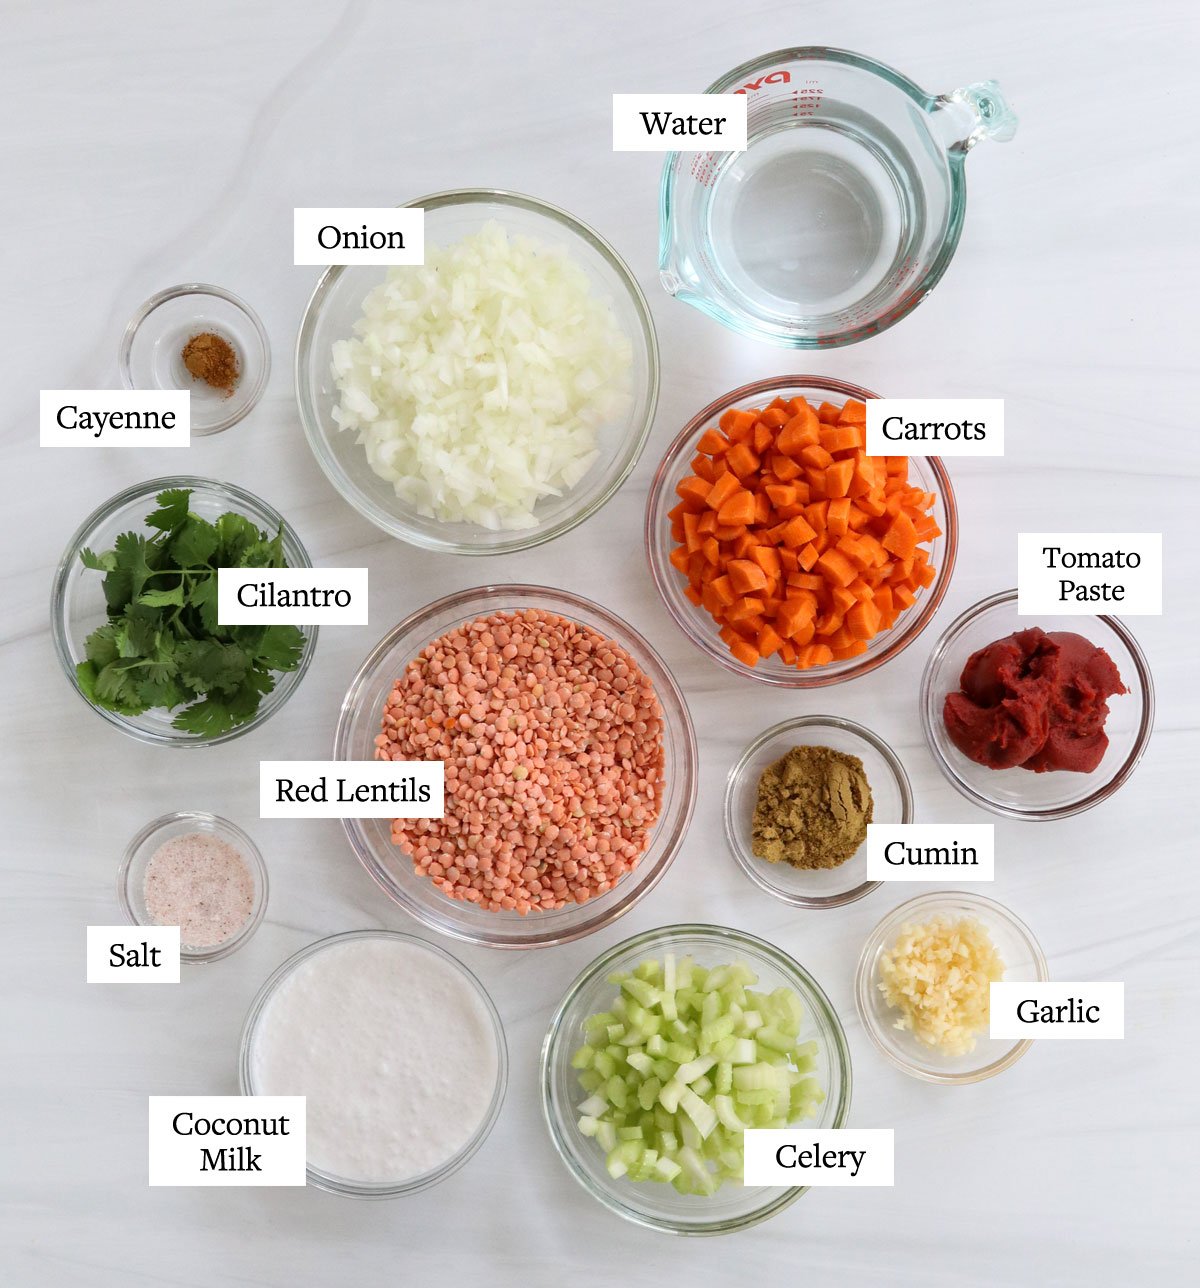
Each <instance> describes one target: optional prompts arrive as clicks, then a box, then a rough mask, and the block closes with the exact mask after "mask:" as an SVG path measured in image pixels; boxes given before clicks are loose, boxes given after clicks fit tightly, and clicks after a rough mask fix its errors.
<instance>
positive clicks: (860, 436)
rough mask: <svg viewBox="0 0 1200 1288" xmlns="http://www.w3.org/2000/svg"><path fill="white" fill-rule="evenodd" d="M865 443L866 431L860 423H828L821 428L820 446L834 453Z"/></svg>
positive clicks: (852, 448) (863, 445)
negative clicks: (824, 427)
mask: <svg viewBox="0 0 1200 1288" xmlns="http://www.w3.org/2000/svg"><path fill="white" fill-rule="evenodd" d="M866 445H867V432H866V429H865V428H864V427H863V426H861V425H830V426H829V427H828V428H826V429H822V430H821V446H822V447H823V448H824V449H825V450H826V451H827V452H832V453H834V454H835V455H836V454H837V453H838V452H846V451H853V450H854V448H856V447H864V448H865V447H866Z"/></svg>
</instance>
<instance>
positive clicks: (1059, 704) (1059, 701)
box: [942, 626, 1129, 774]
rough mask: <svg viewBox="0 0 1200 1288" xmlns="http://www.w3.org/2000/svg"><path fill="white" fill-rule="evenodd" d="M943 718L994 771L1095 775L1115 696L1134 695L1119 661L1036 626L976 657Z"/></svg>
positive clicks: (1067, 634) (963, 745)
mask: <svg viewBox="0 0 1200 1288" xmlns="http://www.w3.org/2000/svg"><path fill="white" fill-rule="evenodd" d="M959 684H960V685H961V689H960V691H959V692H958V693H948V694H947V695H946V701H945V704H944V706H943V708H942V719H943V721H944V722H945V725H946V732H947V733H948V734H949V735H950V741H951V742H953V743H954V745H955V746H956V747H957V748H958V749H959V751H961V752H962V753H963V755H964V756H969V757H970V759H971V760H973V761H975V762H976V763H977V764H980V765H986V766H987V767H988V768H989V769H1012V768H1014V767H1015V766H1018V765H1019V766H1020V767H1021V768H1022V769H1031V770H1033V772H1034V773H1036V774H1043V773H1046V772H1048V771H1050V770H1054V769H1067V770H1071V771H1072V772H1074V773H1078V774H1090V773H1091V772H1092V771H1093V770H1094V769H1095V768H1096V767H1097V766H1098V765H1099V764H1100V762H1101V761H1102V760H1103V759H1104V753H1105V751H1107V750H1108V736H1107V735H1106V734H1105V732H1104V722H1105V721H1106V720H1107V719H1108V699H1109V698H1111V697H1114V696H1115V695H1117V694H1120V693H1128V692H1129V690H1128V689H1127V688H1126V687H1125V685H1124V684H1123V683H1122V682H1121V676H1120V673H1119V672H1118V670H1117V667H1116V664H1115V663H1114V662H1113V660H1112V658H1111V657H1109V655H1108V654H1107V653H1106V652H1105V651H1104V650H1103V649H1102V648H1097V647H1096V645H1094V644H1093V643H1092V642H1091V640H1087V639H1084V637H1083V636H1082V635H1076V634H1074V633H1073V632H1072V631H1052V632H1050V633H1049V634H1047V633H1046V632H1045V631H1043V630H1041V629H1040V627H1037V626H1032V627H1030V629H1029V630H1026V631H1017V632H1016V633H1015V634H1013V635H1008V636H1006V637H1005V638H1004V639H1002V640H996V641H995V642H994V643H992V644H989V645H988V646H987V647H986V648H982V649H979V651H978V652H976V653H972V654H971V656H970V658H969V659H968V660H967V664H966V666H964V667H963V672H962V676H961V678H960V680H959Z"/></svg>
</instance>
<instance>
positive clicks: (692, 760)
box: [333, 583, 699, 949]
mask: <svg viewBox="0 0 1200 1288" xmlns="http://www.w3.org/2000/svg"><path fill="white" fill-rule="evenodd" d="M494 597H500V598H501V599H503V600H505V601H516V602H517V603H520V602H528V601H531V600H532V601H533V602H534V605H535V606H537V607H544V608H548V609H550V610H552V611H556V612H562V613H563V614H564V615H569V614H571V613H572V612H583V613H585V614H588V615H592V616H594V617H597V618H599V619H600V620H601V621H602V622H603V623H604V624H605V627H606V628H607V629H610V630H612V631H613V632H614V633H616V634H617V635H622V634H623V635H625V636H626V637H627V638H629V639H630V640H632V641H633V642H634V643H635V644H636V645H637V647H638V648H639V649H641V650H644V652H645V655H646V656H647V657H649V658H650V659H651V660H652V662H653V664H654V666H655V667H656V668H657V672H658V673H657V674H656V675H654V677H653V679H654V685H655V693H656V694H657V696H658V700H659V705H660V706H661V707H662V709H663V716H664V723H665V722H666V721H668V720H670V721H671V722H672V726H673V727H675V728H677V730H678V733H679V737H680V741H681V743H682V744H683V755H682V756H681V758H680V764H679V766H678V767H677V768H676V771H675V772H676V774H677V775H678V776H679V777H680V778H682V782H683V789H682V790H683V795H682V799H683V809H682V810H681V813H680V816H679V819H678V820H677V821H676V823H675V824H674V827H673V830H672V833H671V834H670V835H669V836H667V838H666V845H665V847H664V849H663V852H662V854H661V855H660V856H659V857H658V858H657V859H656V860H655V861H654V865H653V867H650V868H647V869H645V871H643V865H644V864H646V863H647V861H648V860H647V857H646V855H643V856H642V859H641V860H640V861H639V863H638V865H637V867H635V868H634V869H633V870H632V871H631V872H628V873H626V874H625V876H624V877H623V878H622V880H621V881H619V882H618V883H617V885H616V886H614V887H613V889H614V891H616V890H619V889H620V886H621V885H622V884H623V883H624V882H625V881H630V882H631V884H630V887H629V890H628V891H627V893H626V894H625V896H624V897H623V898H621V899H618V900H616V901H615V902H614V903H613V904H611V905H610V906H608V907H605V908H600V909H598V910H597V911H596V913H595V914H594V915H592V916H586V917H583V918H582V919H581V920H580V921H578V922H576V923H574V924H572V925H569V926H565V927H562V928H560V929H559V930H557V931H554V930H548V931H547V932H546V933H544V934H541V935H533V934H531V935H516V934H513V933H510V932H508V931H505V930H504V929H502V928H498V929H496V930H495V931H477V930H473V929H471V928H469V927H467V926H465V925H463V924H462V923H461V922H460V921H458V920H457V919H456V918H455V916H454V912H453V909H452V908H447V909H445V910H444V915H442V916H438V915H437V914H435V913H434V912H433V911H432V910H431V909H429V908H427V907H425V906H424V905H423V904H420V903H418V902H416V901H415V900H413V899H410V898H409V896H408V894H407V892H406V891H405V890H404V888H403V887H402V886H400V885H399V884H398V883H396V882H394V881H393V880H392V879H391V877H390V876H389V875H388V873H387V872H386V871H385V870H384V869H383V868H382V867H381V866H380V864H379V863H378V861H377V860H376V858H375V854H374V852H373V850H372V848H371V846H370V845H369V844H368V843H367V841H366V839H365V838H364V837H363V835H362V832H361V829H360V828H359V827H358V826H357V824H358V823H359V821H360V820H358V819H349V818H345V819H343V820H342V827H343V829H344V830H345V833H346V839H347V840H348V841H349V843H350V848H351V850H353V852H354V854H355V855H356V856H357V858H358V860H359V862H360V863H361V864H362V865H363V867H364V868H365V869H366V870H367V873H368V874H369V875H370V877H371V879H372V880H373V881H374V882H375V884H376V885H377V886H379V888H380V889H381V890H382V891H383V892H384V894H386V895H387V896H388V898H389V899H391V900H392V902H393V903H396V904H398V905H399V906H400V907H401V908H403V909H404V910H405V911H406V912H408V913H410V914H411V915H412V916H414V917H416V918H417V920H418V921H420V922H422V923H423V924H424V925H426V926H429V927H430V928H431V929H433V930H437V931H439V932H440V933H442V934H444V935H449V936H450V937H451V938H454V939H458V940H461V941H462V942H464V943H470V944H475V945H478V946H480V947H484V948H508V949H527V948H549V947H552V946H553V945H555V944H567V943H571V942H573V941H574V940H576V939H582V938H583V937H584V936H585V935H590V934H591V933H592V932H593V931H596V930H599V929H601V928H602V927H604V926H607V925H610V924H611V923H612V922H614V921H616V920H617V919H618V918H619V917H622V916H624V915H625V913H627V912H628V911H629V910H630V909H631V908H633V907H635V906H636V905H637V904H638V903H640V902H641V901H642V900H643V899H644V898H645V897H646V896H647V895H648V894H649V893H650V892H651V890H653V889H654V887H655V886H656V885H658V883H659V882H660V881H661V880H662V878H663V877H664V876H665V875H666V872H667V870H668V868H670V866H671V864H672V863H673V862H674V860H675V858H676V856H677V855H678V853H679V850H680V848H681V846H682V845H683V842H684V839H685V837H686V836H687V830H688V826H689V824H690V823H691V819H692V814H693V812H694V810H695V805H696V793H697V787H698V759H699V757H698V752H697V748H696V732H695V728H694V726H693V724H692V717H691V712H690V711H689V709H688V705H687V700H686V698H685V697H684V694H683V690H682V689H681V688H680V687H679V683H678V681H677V680H676V679H675V677H674V675H673V674H672V673H671V670H670V668H669V667H668V666H667V664H666V663H665V662H664V661H663V659H662V657H661V656H660V655H659V653H658V651H657V650H656V649H654V648H653V647H652V646H651V645H650V643H649V642H648V641H647V640H646V638H645V637H644V636H643V635H642V634H641V632H640V631H637V630H635V629H634V628H633V627H632V626H631V625H630V624H629V623H628V622H627V621H625V620H624V619H623V618H621V617H618V616H617V614H616V613H613V612H611V611H610V610H609V609H607V608H604V607H602V606H601V605H599V604H596V603H593V602H591V601H590V600H587V599H584V598H583V597H582V596H581V595H574V594H572V593H571V592H570V591H566V590H559V589H556V588H555V587H552V586H535V585H529V584H521V583H508V584H505V583H497V584H496V585H484V586H472V587H471V588H469V589H467V590H461V591H456V592H455V593H454V594H451V595H446V596H443V598H441V599H437V600H434V602H433V603H431V604H426V605H425V606H424V607H423V608H419V609H417V610H416V611H415V612H413V613H410V614H409V615H408V616H407V617H406V618H404V620H403V621H401V622H400V623H399V624H398V625H396V626H394V627H393V628H392V629H391V630H390V631H388V633H387V634H386V635H385V636H384V637H383V638H382V639H381V640H380V641H379V642H378V643H377V644H376V645H375V647H374V648H373V649H372V650H371V651H370V653H368V654H367V656H366V658H365V659H364V660H363V662H362V665H361V666H360V667H359V668H358V670H357V671H356V672H355V674H354V678H353V679H352V680H351V681H350V687H349V688H348V689H347V691H346V696H345V698H344V699H343V700H342V705H341V709H340V711H339V712H338V722H337V728H336V731H335V733H334V740H333V758H334V759H335V760H347V759H349V757H348V755H347V751H348V746H349V741H350V734H351V726H352V724H353V721H354V712H355V708H356V707H357V706H358V703H359V700H360V697H361V694H362V692H363V690H364V689H365V688H366V687H367V686H368V685H369V684H370V682H371V679H372V676H373V675H374V674H375V672H376V671H377V670H378V668H379V667H380V666H381V665H382V663H383V660H384V659H385V658H386V656H387V654H388V653H389V652H390V651H391V650H392V649H393V648H394V647H395V646H396V645H397V644H398V643H399V642H400V641H401V640H402V639H404V637H405V636H410V635H411V636H414V637H417V638H420V639H424V636H425V635H427V634H428V633H429V631H430V629H431V626H430V624H431V623H432V622H433V621H434V620H435V619H436V618H438V617H440V616H441V615H442V614H443V613H446V612H449V611H454V612H458V611H459V610H462V611H463V615H464V617H465V616H467V615H468V614H469V613H471V612H472V611H475V610H474V609H472V608H471V607H470V606H471V605H473V604H475V603H476V601H480V600H482V601H484V602H483V603H480V604H479V608H478V611H481V612H482V611H488V612H502V611H506V609H505V606H504V604H503V603H499V604H495V605H489V604H488V603H487V601H488V600H490V599H492V598H494ZM423 646H424V645H423V644H421V645H420V647H423ZM416 651H417V645H416V639H414V652H413V656H415V655H416ZM660 685H665V692H664V690H663V688H661V687H660ZM663 823H664V819H663V817H662V815H660V816H659V820H658V822H657V823H656V824H655V832H654V833H652V834H651V846H653V844H654V843H655V841H656V839H657V829H658V828H659V827H660V826H662V825H663ZM400 853H401V854H402V853H403V852H402V851H400ZM404 857H405V858H407V856H404ZM639 876H640V877H641V880H640V881H639V880H637V878H638V877H639ZM444 902H445V903H447V904H453V903H454V902H455V901H454V900H452V899H449V898H447V899H445V900H444ZM598 903H599V900H591V901H589V903H587V904H576V905H575V908H578V909H587V908H588V907H590V906H592V905H595V904H598ZM536 915H537V914H536V913H533V912H531V913H529V914H527V916H526V918H525V921H526V922H528V920H529V918H530V917H533V916H536Z"/></svg>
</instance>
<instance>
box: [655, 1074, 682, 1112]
mask: <svg viewBox="0 0 1200 1288" xmlns="http://www.w3.org/2000/svg"><path fill="white" fill-rule="evenodd" d="M686 1090H687V1083H685V1082H680V1081H679V1079H678V1078H672V1079H671V1081H670V1082H668V1083H667V1084H666V1085H665V1086H664V1087H663V1089H662V1090H661V1091H660V1092H659V1093H658V1103H659V1104H660V1105H662V1107H663V1108H664V1109H665V1110H666V1111H667V1113H669V1114H673V1113H675V1111H676V1110H677V1109H678V1108H679V1101H680V1098H681V1097H682V1096H683V1093H684V1092H685V1091H686Z"/></svg>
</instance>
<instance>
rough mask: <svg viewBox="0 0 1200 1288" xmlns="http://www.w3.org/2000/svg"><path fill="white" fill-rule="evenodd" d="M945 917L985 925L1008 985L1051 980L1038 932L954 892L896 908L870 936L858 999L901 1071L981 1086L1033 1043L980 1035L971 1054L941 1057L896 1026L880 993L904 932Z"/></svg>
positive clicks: (978, 898) (874, 1036)
mask: <svg viewBox="0 0 1200 1288" xmlns="http://www.w3.org/2000/svg"><path fill="white" fill-rule="evenodd" d="M938 914H941V915H943V916H947V917H955V918H958V917H974V918H975V919H976V920H977V921H980V922H982V923H983V925H984V927H985V928H986V929H987V932H988V934H989V935H990V936H991V937H992V942H993V943H994V944H995V945H996V948H997V950H998V951H999V953H1000V956H1001V957H1002V958H1003V959H1004V968H1005V969H1004V978H1005V980H1013V981H1024V980H1028V981H1030V982H1033V981H1037V982H1042V981H1044V980H1047V979H1049V977H1050V975H1049V970H1048V969H1047V966H1046V958H1045V957H1044V956H1043V955H1042V950H1041V946H1040V945H1039V944H1038V941H1037V940H1036V939H1035V938H1034V937H1033V932H1032V931H1031V930H1030V929H1029V927H1028V926H1026V925H1025V923H1024V922H1023V921H1020V920H1019V919H1018V918H1017V917H1015V916H1014V915H1013V914H1012V913H1011V912H1009V911H1008V909H1007V908H1005V907H1003V906H1002V905H1001V904H998V903H996V901H995V900H994V899H985V898H984V897H983V896H982V895H978V894H967V893H965V892H963V891H958V890H951V891H945V892H936V893H933V894H923V895H918V896H917V898H915V899H910V900H909V901H908V902H907V903H902V904H901V905H900V906H899V907H898V908H894V909H893V910H892V911H891V912H889V913H888V915H887V916H886V917H884V919H883V920H882V921H881V922H880V923H879V925H877V926H876V927H875V929H874V930H873V931H871V933H870V935H869V936H868V937H867V942H866V943H865V944H864V945H863V950H862V956H861V957H860V958H859V959H858V972H857V974H856V976H855V981H854V997H855V1001H856V1003H857V1005H858V1014H859V1018H860V1019H861V1020H862V1022H863V1028H864V1029H866V1031H867V1036H868V1037H869V1038H870V1039H871V1041H872V1042H873V1043H874V1044H875V1046H876V1047H877V1048H878V1049H879V1050H880V1051H881V1052H882V1053H883V1055H884V1056H886V1057H887V1059H889V1060H890V1061H891V1062H892V1063H893V1064H894V1065H895V1066H896V1067H897V1068H899V1069H903V1070H904V1072H905V1073H907V1074H910V1075H911V1076H912V1077H914V1078H921V1079H923V1080H924V1081H925V1082H939V1083H944V1084H947V1085H954V1084H961V1083H968V1082H982V1081H983V1080H984V1079H985V1078H994V1077H995V1076H996V1074H998V1073H1002V1072H1003V1071H1004V1070H1005V1069H1008V1068H1010V1067H1011V1066H1012V1065H1014V1064H1016V1062H1017V1061H1018V1060H1019V1059H1020V1058H1021V1057H1022V1056H1023V1055H1024V1054H1025V1052H1026V1051H1028V1050H1029V1045H1030V1039H1029V1038H992V1037H989V1036H988V1035H987V1033H981V1034H980V1035H979V1036H978V1038H977V1039H976V1042H975V1050H974V1051H972V1052H970V1053H969V1054H968V1055H960V1056H946V1055H939V1054H938V1052H937V1051H936V1050H934V1049H933V1048H931V1047H927V1046H926V1045H925V1044H924V1043H922V1042H919V1041H918V1040H917V1039H916V1038H915V1037H914V1036H913V1035H912V1034H911V1033H910V1032H908V1030H906V1029H897V1028H896V1027H895V1022H896V1017H897V1016H898V1015H899V1012H898V1011H897V1010H894V1009H893V1008H892V1007H890V1006H888V1004H887V1003H886V1002H885V1001H884V998H883V994H882V993H881V992H880V991H879V986H878V985H879V958H880V956H881V955H882V954H883V953H884V951H885V950H886V949H888V948H890V947H891V946H892V944H893V943H895V941H896V937H897V935H898V934H899V933H900V930H901V927H903V926H904V925H905V924H906V923H908V922H914V921H915V922H923V921H928V920H929V919H930V918H932V917H935V916H937V915H938Z"/></svg>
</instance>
